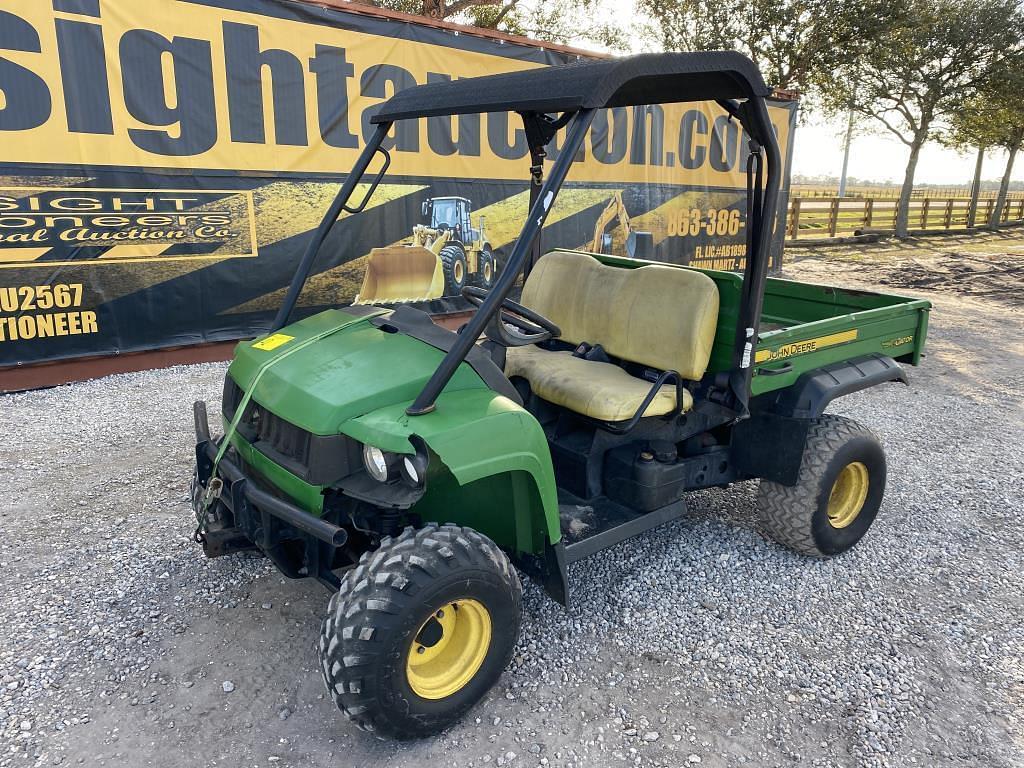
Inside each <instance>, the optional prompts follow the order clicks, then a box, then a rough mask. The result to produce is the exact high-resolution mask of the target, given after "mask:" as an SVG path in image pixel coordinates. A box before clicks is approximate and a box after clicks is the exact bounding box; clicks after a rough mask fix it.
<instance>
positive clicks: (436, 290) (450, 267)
mask: <svg viewBox="0 0 1024 768" xmlns="http://www.w3.org/2000/svg"><path fill="white" fill-rule="evenodd" d="M471 208H472V203H471V202H470V201H469V200H467V199H466V198H464V197H434V198H431V199H429V200H425V201H424V202H423V208H422V213H423V218H424V219H426V220H428V221H429V222H430V224H429V225H427V224H417V225H416V226H415V227H413V231H412V238H411V240H410V241H409V242H408V243H407V244H405V245H395V246H388V247H386V248H374V249H373V250H372V251H371V252H370V257H369V259H368V260H367V263H366V272H365V273H364V275H363V286H362V288H360V289H359V294H358V295H357V296H356V298H355V300H354V301H353V302H352V303H353V304H398V303H403V302H417V301H429V300H431V299H440V298H444V297H446V296H458V295H460V293H461V292H462V289H463V288H464V287H466V286H467V285H476V286H479V287H481V288H490V287H491V285H492V284H493V283H494V273H495V263H494V254H493V252H492V251H491V244H490V243H488V242H487V235H486V234H485V233H484V217H483V216H481V217H479V218H478V219H477V226H476V228H474V227H473V221H472V217H471V216H470V213H471Z"/></svg>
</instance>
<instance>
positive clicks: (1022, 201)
mask: <svg viewBox="0 0 1024 768" xmlns="http://www.w3.org/2000/svg"><path fill="white" fill-rule="evenodd" d="M970 204H971V201H970V200H967V199H964V198H962V197H947V198H934V197H926V198H923V199H914V200H911V201H910V216H909V227H910V229H911V230H913V231H920V230H935V231H940V230H956V229H967V214H968V210H969V209H970ZM995 205H996V201H995V199H994V198H984V199H982V200H979V201H978V212H977V214H976V215H975V219H974V222H975V226H979V225H985V224H987V223H988V222H989V221H990V220H991V218H992V212H993V211H994V210H995ZM896 207H897V201H896V200H887V199H875V198H866V199H858V198H846V197H833V198H820V197H810V198H806V197H799V196H794V197H792V198H791V199H790V202H789V215H788V218H787V221H786V239H787V240H791V241H792V240H798V239H800V238H806V239H819V238H825V237H846V236H849V235H853V234H855V233H857V232H862V231H865V230H874V231H885V230H894V229H895V228H896ZM1019 221H1024V198H1021V197H1015V198H1013V199H1008V200H1007V201H1006V205H1004V206H1003V211H1002V216H1001V217H1000V222H1002V223H1013V222H1019Z"/></svg>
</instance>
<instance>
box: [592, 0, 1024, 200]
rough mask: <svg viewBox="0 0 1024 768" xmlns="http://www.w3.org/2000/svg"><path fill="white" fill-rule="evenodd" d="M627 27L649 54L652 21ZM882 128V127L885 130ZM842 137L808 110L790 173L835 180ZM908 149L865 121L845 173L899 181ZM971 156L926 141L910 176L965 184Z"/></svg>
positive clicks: (841, 124) (1020, 172) (996, 165)
mask: <svg viewBox="0 0 1024 768" xmlns="http://www.w3.org/2000/svg"><path fill="white" fill-rule="evenodd" d="M624 5H626V3H625V2H623V0H601V3H600V5H598V6H597V7H596V8H594V9H593V11H592V13H593V15H594V16H595V18H597V19H598V20H600V21H606V22H609V21H615V20H620V19H621V18H622V16H623V6H624ZM629 16H630V19H631V24H630V29H634V30H638V33H637V34H636V35H635V36H633V37H634V41H633V48H634V50H635V51H636V52H638V53H639V52H641V51H648V50H651V43H650V40H649V39H644V37H643V35H642V33H641V32H639V30H644V29H645V28H646V29H647V30H649V29H650V25H651V24H652V21H651V19H650V18H649V17H647V16H646V15H645V14H643V13H641V12H639V11H638V10H637V9H636V8H635V6H634V8H633V9H632V13H630V14H629ZM577 44H578V45H579V46H580V47H581V48H590V49H593V48H594V45H593V43H588V42H585V41H579V42H578V43H577ZM883 130H884V129H883ZM845 135H846V119H845V118H842V117H840V118H836V119H833V120H830V119H827V118H825V117H824V116H823V115H820V114H815V113H813V112H808V113H805V114H803V115H802V119H801V121H800V124H799V125H798V126H797V129H796V142H795V144H794V149H793V173H794V174H800V175H803V176H836V177H838V176H839V173H840V171H841V170H842V165H843V139H844V138H845ZM907 154H908V149H907V147H906V145H904V144H903V143H902V142H900V141H899V139H897V138H896V137H895V136H892V135H891V134H889V135H884V134H883V133H881V132H879V131H878V130H876V129H875V128H874V126H873V125H872V123H870V122H868V123H865V124H864V125H862V126H860V127H859V128H858V129H857V131H856V132H855V134H854V139H853V143H852V146H851V148H850V166H849V170H848V174H849V175H850V176H852V177H855V178H858V179H863V180H867V181H878V182H885V181H892V182H894V183H896V184H902V183H903V172H904V169H905V168H906V165H907ZM975 159H976V158H975V157H974V155H973V154H967V155H962V154H959V153H957V152H955V151H953V150H950V149H946V148H944V147H942V146H940V145H938V144H936V143H929V144H927V145H926V146H925V147H924V148H923V149H922V150H921V157H920V159H919V161H918V164H917V172H916V174H915V176H914V178H915V183H917V184H941V185H949V186H968V185H969V184H970V183H971V179H972V178H973V176H974V162H975ZM1005 163H1006V153H1005V152H992V153H989V154H988V155H987V156H986V158H985V165H984V168H983V170H982V179H984V180H986V181H988V180H998V179H1000V178H1002V175H1003V167H1004V165H1005ZM1015 166H1016V167H1015V170H1014V173H1013V175H1012V177H1011V178H1012V179H1013V180H1014V181H1020V180H1024V162H1020V163H1016V164H1015Z"/></svg>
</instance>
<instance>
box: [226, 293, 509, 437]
mask: <svg viewBox="0 0 1024 768" xmlns="http://www.w3.org/2000/svg"><path fill="white" fill-rule="evenodd" d="M380 314H383V310H382V311H381V313H380ZM369 320H370V317H354V316H353V315H350V314H348V313H347V312H344V311H340V310H328V311H326V312H321V313H319V314H317V315H313V316H312V317H309V318H306V319H305V320H302V321H300V322H298V323H294V324H293V325H289V326H288V327H286V328H283V329H282V330H281V333H283V334H286V335H288V336H294V337H295V338H294V340H293V341H289V342H287V343H285V344H283V345H281V346H279V347H277V348H276V349H274V350H272V351H269V352H268V351H263V350H261V349H258V348H257V347H256V346H254V345H256V344H258V343H260V340H259V339H257V340H256V341H255V342H242V343H241V344H239V345H238V346H237V347H236V349H235V359H234V361H233V362H232V363H231V367H230V368H229V369H228V374H229V375H230V376H231V378H233V379H234V380H235V382H236V383H237V384H238V386H240V387H241V388H242V389H243V390H244V391H249V388H250V386H251V385H252V381H253V379H254V378H255V377H256V374H257V373H258V371H259V369H260V367H261V366H263V365H264V363H266V361H267V360H269V359H276V358H279V357H281V356H283V355H286V354H288V352H289V350H290V349H291V348H292V347H293V346H294V345H298V344H300V343H301V342H302V341H304V340H306V339H308V338H310V337H312V336H316V335H317V334H322V333H325V332H327V331H330V330H331V329H332V328H337V329H338V330H337V331H336V332H335V333H333V334H331V335H330V336H327V337H326V338H323V339H321V340H320V341H317V342H315V343H314V344H312V345H311V346H309V347H307V348H306V349H303V350H300V351H299V352H295V353H294V354H291V355H290V356H289V357H288V358H287V360H282V362H281V363H280V364H275V365H272V366H271V367H270V368H268V369H267V371H266V372H265V373H264V374H263V376H262V377H261V378H260V380H259V382H258V383H257V385H256V390H255V391H254V392H253V399H254V400H255V401H256V402H257V403H259V404H260V405H262V406H263V407H264V408H266V409H267V410H268V411H270V412H271V413H274V414H276V415H277V416H279V417H281V418H282V419H284V420H285V421H288V422H290V423H292V424H295V425H297V426H299V427H302V429H305V430H306V431H307V432H312V433H313V434H314V435H336V434H338V429H339V427H340V426H341V424H342V423H344V422H346V421H348V420H349V419H352V418H353V417H355V416H361V415H362V414H364V413H369V412H370V411H374V410H376V409H378V408H380V407H382V406H384V405H390V404H392V403H396V402H405V401H409V400H412V399H413V398H415V397H416V395H417V394H419V391H420V390H421V389H422V388H423V385H424V384H426V382H427V379H429V378H430V375H431V374H432V373H433V372H434V370H435V369H436V368H437V366H438V364H439V363H440V362H441V360H442V358H443V357H444V352H442V351H441V350H439V349H435V348H434V347H431V346H429V345H427V344H424V343H423V342H421V341H417V340H416V339H414V338H412V337H410V336H405V335H403V334H401V333H385V332H383V331H381V330H380V329H379V328H377V327H376V326H374V325H372V324H371V323H370V322H369ZM480 388H486V385H485V384H484V383H483V381H481V380H480V377H479V376H477V375H476V373H474V371H473V369H472V368H470V367H469V366H468V365H467V364H465V363H463V364H462V365H461V366H459V369H458V370H457V371H456V372H455V376H453V377H452V380H451V383H449V385H448V388H447V391H453V392H454V391H457V390H463V389H480ZM488 391H489V390H488Z"/></svg>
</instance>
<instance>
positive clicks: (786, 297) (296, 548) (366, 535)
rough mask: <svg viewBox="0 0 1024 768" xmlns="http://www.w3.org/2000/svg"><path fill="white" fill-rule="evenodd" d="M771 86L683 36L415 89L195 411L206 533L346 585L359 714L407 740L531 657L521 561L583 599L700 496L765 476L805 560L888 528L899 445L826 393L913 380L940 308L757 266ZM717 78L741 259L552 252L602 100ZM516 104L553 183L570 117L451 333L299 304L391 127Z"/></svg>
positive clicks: (765, 219)
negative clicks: (697, 261)
mask: <svg viewBox="0 0 1024 768" xmlns="http://www.w3.org/2000/svg"><path fill="white" fill-rule="evenodd" d="M768 95H769V89H768V88H766V87H765V84H764V82H763V81H762V79H761V76H760V74H759V73H758V71H757V69H756V68H755V67H754V65H753V64H752V63H751V62H750V61H749V60H748V59H746V58H744V57H743V56H740V55H738V54H735V53H699V54H697V53H667V54H658V55H644V56H637V57H634V58H628V59H620V60H609V61H599V62H593V63H586V64H579V65H571V66H565V67H551V68H544V69H538V70H531V71H527V72H517V73H513V74H504V75H496V76H492V77H484V78H477V79H465V80H457V81H453V82H450V83H443V84H430V85H423V86H419V87H415V88H410V89H408V90H404V91H402V92H400V93H398V94H396V95H395V96H393V97H392V98H391V99H390V100H389V101H388V102H386V103H385V104H384V105H383V106H382V107H381V109H380V111H379V112H377V114H376V115H375V116H374V118H373V120H374V122H375V123H376V132H375V133H374V134H373V136H372V137H371V138H370V140H369V143H368V145H367V146H366V149H365V150H364V151H363V153H362V155H361V156H360V158H359V160H358V161H357V163H356V165H355V168H354V169H353V171H352V173H351V174H350V175H349V176H348V178H347V179H346V181H345V183H344V185H343V187H342V189H341V190H340V192H339V194H338V197H337V199H336V200H335V201H334V202H333V204H332V205H331V206H330V209H329V210H328V211H327V213H326V216H325V218H324V220H323V223H322V224H321V226H320V228H319V229H318V231H317V232H316V234H315V236H314V238H313V239H312V242H311V243H310V245H309V248H308V250H307V251H306V252H305V254H304V256H303V258H302V260H301V262H300V264H299V266H298V270H297V273H296V275H295V279H294V281H293V283H292V284H291V286H290V288H289V290H288V292H287V295H286V297H285V299H284V303H283V305H282V307H281V309H280V312H279V313H278V315H277V318H276V321H275V323H274V326H273V329H272V332H271V333H270V334H268V335H266V336H264V337H261V338H259V339H257V340H256V341H254V342H242V343H240V344H239V345H238V347H237V349H236V353H235V359H234V361H233V363H232V364H231V367H230V369H229V371H228V375H227V378H226V380H225V386H224V400H223V419H222V423H223V428H224V436H223V437H222V438H220V439H215V438H213V437H211V434H210V429H209V425H208V423H207V417H206V412H205V408H204V406H203V404H202V403H197V404H196V406H195V409H194V411H195V424H196V433H197V438H198V446H197V450H196V455H197V460H198V461H197V471H196V476H195V493H194V503H195V507H196V513H197V517H198V520H199V525H198V529H197V533H196V537H197V539H198V540H199V541H200V542H201V543H202V544H203V546H204V548H205V550H206V552H207V554H209V555H211V556H214V555H218V554H224V553H226V552H230V551H232V550H234V549H237V548H240V547H245V546H253V545H255V546H256V547H258V548H259V549H260V550H262V551H263V552H264V553H266V555H267V556H268V557H269V558H271V559H272V560H273V562H274V563H275V564H276V565H277V566H278V567H279V568H280V570H281V571H282V572H283V573H285V574H286V575H287V576H290V577H295V578H299V577H312V578H316V579H318V580H319V581H321V582H322V583H323V584H325V585H326V586H328V587H329V588H330V589H331V590H333V591H334V596H333V597H332V598H331V600H330V605H329V607H328V610H327V616H326V618H325V619H324V622H323V627H322V634H321V638H320V645H319V654H320V661H321V666H322V670H323V677H324V681H325V682H326V684H327V688H328V690H329V691H330V693H331V696H332V697H333V698H334V701H335V702H336V703H337V705H338V707H339V708H340V709H341V710H342V711H343V712H345V714H347V715H348V716H349V717H350V718H351V719H352V720H354V721H355V722H356V723H357V724H358V725H359V726H361V727H363V728H366V729H369V730H373V731H375V732H376V733H378V734H388V735H394V736H398V737H414V736H422V735H426V734H431V733H435V732H437V731H438V730H439V729H441V728H443V727H445V726H446V725H448V724H449V723H451V722H452V721H453V720H455V719H456V718H458V717H459V716H461V715H462V714H463V713H465V712H466V711H467V710H468V709H469V708H470V707H471V706H472V705H473V704H474V702H476V701H477V700H478V699H479V698H480V697H481V696H482V695H483V694H484V692H485V691H487V689H488V688H489V687H490V686H492V685H493V684H494V683H495V681H496V680H497V679H498V677H499V676H500V675H501V672H502V670H503V669H504V668H505V666H506V664H507V663H508V661H509V659H510V657H511V655H512V652H513V648H514V646H515V644H516V641H517V639H518V637H519V631H520V620H521V610H522V609H521V600H520V598H521V591H520V580H519V576H518V571H522V572H524V573H526V574H528V575H530V576H531V577H533V578H535V579H536V580H538V581H539V582H540V583H541V584H543V585H544V587H546V589H547V591H548V592H549V594H550V595H551V596H552V597H553V598H554V599H556V600H558V601H561V602H563V603H567V602H568V601H569V599H570V596H571V591H570V584H569V583H568V579H567V569H566V566H567V564H569V563H572V562H573V561H576V560H579V559H580V558H583V557H586V556H588V555H593V554H595V553H597V552H599V551H601V550H603V549H605V548H606V547H609V546H612V545H614V544H616V543H618V542H621V541H623V540H624V539H626V538H628V537H631V536H636V535H637V534H640V533H642V532H643V531H646V530H648V529H650V528H653V527H654V526H658V525H661V524H663V523H665V522H667V521H669V520H672V519H674V518H677V517H679V516H680V515H682V514H684V512H685V509H686V492H687V491H691V490H693V489H698V488H707V487H709V486H725V485H727V484H729V483H731V482H734V481H740V480H750V479H755V478H759V479H760V505H761V521H762V524H763V528H764V531H765V533H766V534H767V535H768V536H770V537H771V538H773V539H775V540H776V541H778V542H781V543H782V544H783V545H785V546H787V547H789V548H791V549H793V550H795V551H796V552H799V553H801V554H804V555H808V556H811V557H830V556H833V555H838V554H839V553H841V552H843V551H844V550H846V549H848V548H850V547H852V546H853V545H854V544H855V543H857V542H858V541H859V540H860V539H861V537H863V536H864V534H865V533H866V532H867V530H868V528H869V527H870V526H871V523H872V522H873V521H874V519H875V516H876V514H877V513H878V510H879V506H880V504H881V502H882V494H883V491H884V490H885V472H886V467H885V456H884V454H883V452H882V447H881V445H880V444H879V442H878V440H877V439H876V438H875V437H874V436H873V435H872V434H871V432H869V431H868V430H867V429H866V428H864V427H863V426H861V425H859V424H857V423H856V422H854V421H851V420H850V419H846V418H842V417H838V416H833V415H829V414H825V413H824V410H825V407H826V406H827V405H828V403H829V402H830V401H831V400H833V399H834V398H836V397H838V396H840V395H845V394H847V393H849V392H853V391H855V390H859V389H863V388H865V387H870V386H873V385H876V384H880V383H882V382H891V381H904V380H905V374H904V372H903V370H902V369H901V367H900V365H899V363H900V362H905V363H911V364H916V363H917V362H918V360H919V359H920V356H921V350H922V347H923V345H924V339H925V332H926V322H927V316H928V313H927V310H928V307H929V305H928V304H927V302H923V301H912V300H909V299H904V298H900V297H896V296H885V295H880V294H871V293H865V292H862V291H845V290H842V289H838V288H829V287H822V286H815V285H806V284H802V283H795V282H787V281H784V280H769V279H767V278H766V270H767V264H768V248H769V243H770V238H771V228H772V224H773V223H774V222H775V221H776V215H775V214H776V206H777V201H778V197H779V178H780V174H781V171H782V163H781V160H780V157H779V148H778V144H777V142H776V138H775V134H774V133H773V131H772V127H771V124H770V122H769V119H768V112H767V107H766V104H765V98H766V97H767V96H768ZM707 99H714V100H717V102H718V104H720V105H721V107H722V108H723V109H724V110H726V111H727V112H728V113H729V114H730V115H732V117H733V118H734V119H735V120H737V121H738V122H739V123H740V124H741V125H742V126H743V128H744V130H745V132H746V136H747V138H748V141H749V158H748V166H747V167H748V169H749V173H750V179H749V182H750V186H751V190H752V191H751V194H750V195H749V200H748V210H747V220H746V224H747V233H748V240H747V246H748V250H747V261H746V268H745V271H744V273H743V274H742V275H739V274H732V273H726V272H716V271H710V270H699V269H689V268H684V267H676V266H669V265H664V264H655V263H651V262H645V261H642V260H637V259H627V258H621V257H614V256H608V255H603V254H588V253H583V252H575V251H553V252H551V253H547V254H543V255H541V254H540V253H539V248H537V247H536V246H537V243H538V237H539V235H540V232H541V229H542V227H543V225H544V222H545V219H546V217H547V216H548V214H549V212H550V210H551V207H552V204H553V203H554V201H555V198H556V195H557V194H558V192H559V189H560V188H561V187H562V185H563V182H564V181H565V179H566V175H567V173H568V172H569V169H570V165H571V163H572V158H574V157H575V156H576V153H577V150H578V149H579V148H580V146H581V143H582V142H583V141H584V136H585V135H586V133H587V130H588V128H589V127H590V125H591V121H592V120H593V119H594V115H595V111H596V110H598V109H602V108H606V107H622V106H630V105H636V104H649V103H666V102H678V101H688V100H695V101H696V100H707ZM507 110H510V111H515V112H517V113H518V114H519V115H520V116H521V117H522V120H523V123H524V126H525V130H526V135H527V137H528V139H529V146H530V149H531V164H532V165H531V172H532V174H533V177H534V180H535V181H537V182H540V181H541V172H542V168H543V160H544V155H545V149H544V148H545V147H547V146H548V145H549V144H550V142H551V140H552V138H553V137H554V136H555V134H556V132H557V131H559V130H561V129H565V135H564V136H563V138H562V143H561V151H560V152H559V153H558V155H557V157H556V158H555V159H554V161H553V162H552V163H551V166H550V172H549V174H548V175H547V177H546V179H544V180H543V182H542V183H535V184H533V185H532V187H533V189H534V190H535V191H534V194H533V195H532V205H531V208H530V212H529V217H528V218H527V220H526V221H525V223H524V225H523V229H522V232H521V234H520V235H519V238H518V239H517V240H516V242H515V244H514V246H513V247H512V250H511V252H510V255H509V260H508V264H507V266H506V267H505V269H504V270H503V271H502V272H501V274H500V275H499V276H498V278H497V280H496V281H495V283H494V285H493V287H492V288H491V289H489V290H488V289H486V288H483V287H479V286H466V287H464V288H463V289H462V294H463V295H464V296H465V297H466V298H467V299H468V300H469V301H471V302H472V303H473V304H475V305H477V306H478V309H477V311H476V313H475V314H474V315H473V316H472V317H471V319H470V320H469V321H468V322H467V323H466V325H465V326H463V328H462V329H461V331H460V332H458V333H455V332H451V331H448V330H445V329H444V328H442V327H440V326H439V325H436V324H434V322H433V321H432V320H431V317H430V316H429V315H427V314H425V313H423V312H421V311H419V310H417V309H415V308H413V307H410V306H401V307H399V308H397V309H394V310H386V309H382V308H378V307H374V306H356V307H349V308H346V309H334V310H329V311H326V312H322V313H320V314H316V315H313V316H311V317H308V318H306V319H303V320H301V321H299V322H294V323H291V324H289V319H290V316H291V314H292V310H293V309H294V307H295V303H296V298H297V297H298V295H299V292H300V290H301V289H302V286H303V283H304V282H305V280H306V277H307V275H308V274H309V273H310V270H311V268H312V266H313V263H314V259H315V257H316V254H317V251H318V249H319V248H320V245H321V244H322V242H323V240H324V237H325V235H326V233H327V231H328V230H329V229H330V227H331V226H332V225H333V223H334V222H335V221H336V220H337V218H338V215H339V213H340V212H341V210H342V209H347V210H351V211H355V212H358V211H359V210H361V209H362V208H363V206H364V205H365V201H364V202H363V203H360V204H358V205H354V206H351V207H350V206H349V199H350V196H351V195H352V193H353V190H354V189H355V187H356V185H357V184H358V183H359V182H360V180H361V179H362V178H363V176H364V174H366V173H367V169H368V168H369V166H370V165H371V161H372V160H373V158H374V157H375V156H376V155H379V154H382V155H386V151H385V150H384V149H383V148H382V141H383V140H384V138H385V136H386V135H387V133H388V131H389V130H390V129H391V126H392V124H393V123H395V122H396V121H398V120H415V119H418V118H424V117H430V116H434V115H454V114H463V113H475V112H500V111H507ZM385 159H386V158H385ZM383 167H384V168H386V167H387V162H384V163H383ZM382 175H383V170H381V171H379V172H377V173H376V175H375V178H373V179H372V180H371V182H370V183H369V190H370V191H369V194H372V192H373V188H374V187H376V185H377V183H378V182H379V181H380V178H381V176H382ZM355 256H357V254H353V257H355ZM524 272H525V273H526V277H525V283H524V285H523V287H522V292H521V296H520V297H519V300H518V301H515V300H513V299H512V298H510V294H511V293H512V291H513V289H514V287H515V285H516V282H517V280H518V279H519V278H520V276H522V275H523V274H524ZM513 565H515V566H516V567H517V568H518V571H517V568H514V567H513ZM611 588H614V587H613V586H612V587H611Z"/></svg>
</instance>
